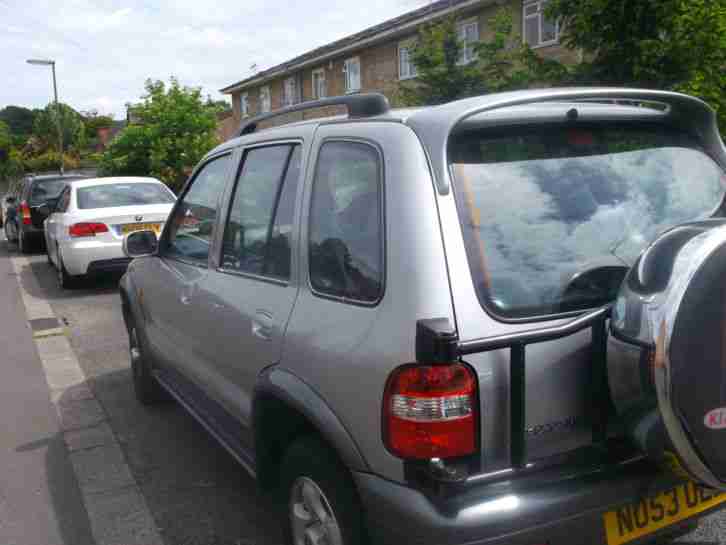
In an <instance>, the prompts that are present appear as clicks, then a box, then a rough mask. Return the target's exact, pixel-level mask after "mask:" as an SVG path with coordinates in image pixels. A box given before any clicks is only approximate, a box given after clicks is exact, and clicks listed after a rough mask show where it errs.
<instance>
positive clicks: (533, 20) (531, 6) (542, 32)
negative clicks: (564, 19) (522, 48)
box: [522, 0, 559, 47]
mask: <svg viewBox="0 0 726 545" xmlns="http://www.w3.org/2000/svg"><path fill="white" fill-rule="evenodd" d="M547 3H548V2H547V0H537V1H525V3H524V5H523V7H522V9H523V11H524V13H523V17H522V20H523V24H524V31H523V36H524V42H525V43H526V44H528V45H529V46H530V47H538V46H543V45H551V44H556V43H557V41H558V39H559V24H558V22H557V21H553V20H551V19H548V18H547V17H546V16H545V8H546V7H547Z"/></svg>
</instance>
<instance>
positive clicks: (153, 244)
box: [123, 231, 159, 257]
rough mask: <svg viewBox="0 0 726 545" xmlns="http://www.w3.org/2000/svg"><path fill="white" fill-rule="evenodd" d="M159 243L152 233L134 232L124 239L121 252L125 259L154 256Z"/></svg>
mask: <svg viewBox="0 0 726 545" xmlns="http://www.w3.org/2000/svg"><path fill="white" fill-rule="evenodd" d="M158 246H159V241H158V240H157V238H156V233H154V231H134V232H133V233H129V234H128V235H126V236H125V237H124V241H123V251H124V254H125V255H126V257H146V256H149V255H154V254H155V253H156V248H157V247H158Z"/></svg>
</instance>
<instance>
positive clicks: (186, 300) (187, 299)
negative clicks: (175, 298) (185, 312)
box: [179, 295, 192, 305]
mask: <svg viewBox="0 0 726 545" xmlns="http://www.w3.org/2000/svg"><path fill="white" fill-rule="evenodd" d="M179 302H180V303H181V304H182V305H188V304H189V303H191V302H192V298H191V297H189V296H188V295H182V296H181V297H179Z"/></svg>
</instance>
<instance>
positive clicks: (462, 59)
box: [456, 17, 480, 65]
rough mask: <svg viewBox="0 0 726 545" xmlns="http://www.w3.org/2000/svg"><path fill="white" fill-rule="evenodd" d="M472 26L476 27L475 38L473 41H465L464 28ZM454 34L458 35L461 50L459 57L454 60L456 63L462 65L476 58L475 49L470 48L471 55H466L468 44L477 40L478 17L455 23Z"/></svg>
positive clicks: (478, 36)
mask: <svg viewBox="0 0 726 545" xmlns="http://www.w3.org/2000/svg"><path fill="white" fill-rule="evenodd" d="M470 27H474V28H475V29H476V40H475V41H473V42H467V41H466V30H467V28H470ZM456 35H457V36H458V37H459V43H460V44H461V52H460V54H459V59H458V60H457V61H456V63H457V64H460V65H464V64H469V63H470V62H472V61H474V60H476V51H474V49H473V48H472V49H471V56H467V51H468V47H469V44H474V43H477V42H478V41H479V38H480V35H479V19H478V18H477V17H472V18H470V19H464V20H463V21H459V22H457V23H456Z"/></svg>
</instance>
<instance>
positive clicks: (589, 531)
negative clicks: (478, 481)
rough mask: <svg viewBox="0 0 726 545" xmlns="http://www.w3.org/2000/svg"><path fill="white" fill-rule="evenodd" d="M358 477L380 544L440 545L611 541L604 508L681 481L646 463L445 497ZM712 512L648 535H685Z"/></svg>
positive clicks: (362, 475)
mask: <svg viewBox="0 0 726 545" xmlns="http://www.w3.org/2000/svg"><path fill="white" fill-rule="evenodd" d="M354 477H355V480H356V483H357V485H358V490H359V493H360V496H361V500H362V502H363V506H364V509H365V511H366V516H367V517H368V520H369V524H368V527H369V529H370V532H371V534H372V536H371V537H372V538H373V542H375V543H385V544H389V543H390V544H393V543H397V544H399V543H407V544H429V543H430V544H432V545H433V544H437V545H463V544H466V545H475V544H487V545H492V544H500V543H502V544H503V543H507V544H519V543H521V544H527V545H537V544H542V543H552V544H554V543H568V544H576V543H582V544H597V543H605V542H606V537H605V529H604V523H603V512H604V511H607V510H609V509H613V508H615V507H618V506H621V505H624V504H628V503H632V502H635V501H637V500H638V499H640V498H642V497H644V496H649V495H651V494H653V493H656V492H658V491H662V490H664V489H667V488H669V487H670V486H672V485H673V484H675V483H677V482H678V481H677V480H675V479H674V478H673V477H671V476H668V475H665V474H664V473H662V472H661V471H659V470H657V469H656V468H655V467H654V466H653V465H652V464H651V463H649V462H647V461H645V460H641V461H636V462H633V463H631V464H628V465H627V466H620V467H618V468H617V469H608V470H606V471H605V470H604V471H600V472H597V473H591V474H587V475H585V476H579V477H572V478H566V479H564V480H558V481H556V482H549V483H547V482H542V480H541V479H540V480H538V482H532V481H530V482H501V483H497V484H490V485H488V486H481V487H473V488H471V489H467V490H463V491H461V492H459V493H458V494H456V495H447V496H446V497H442V498H441V499H437V498H435V497H428V496H426V495H424V494H423V493H421V492H419V491H417V490H414V489H412V488H409V487H406V486H401V485H399V484H396V483H393V482H390V481H387V480H385V479H382V478H380V477H378V476H375V475H371V474H368V473H354ZM524 480H525V479H523V481H524ZM716 509H718V507H717V508H716ZM712 510H713V509H712ZM707 512H708V511H705V512H703V513H701V514H700V515H697V516H696V517H691V518H689V519H686V520H684V521H681V522H680V523H678V524H675V525H672V526H670V527H668V528H665V529H664V530H662V531H661V532H657V533H654V534H652V535H651V536H648V538H653V537H656V536H662V535H669V534H671V535H672V534H674V533H683V532H684V531H687V530H688V529H690V528H691V526H692V523H693V521H694V520H696V519H697V518H698V516H702V515H704V514H706V513H707Z"/></svg>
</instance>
